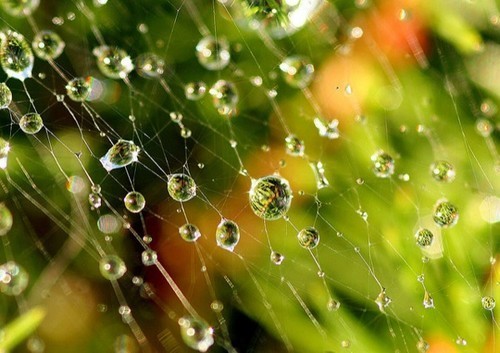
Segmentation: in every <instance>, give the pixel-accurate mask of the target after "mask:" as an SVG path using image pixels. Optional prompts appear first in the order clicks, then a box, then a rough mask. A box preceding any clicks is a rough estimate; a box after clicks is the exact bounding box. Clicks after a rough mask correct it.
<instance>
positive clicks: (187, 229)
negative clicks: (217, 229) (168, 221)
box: [179, 223, 201, 242]
mask: <svg viewBox="0 0 500 353" xmlns="http://www.w3.org/2000/svg"><path fill="white" fill-rule="evenodd" d="M179 235H180V236H181V238H182V239H184V240H185V241H187V242H194V241H196V240H198V238H199V237H201V232H200V230H199V229H198V227H197V226H195V225H194V224H191V223H186V224H184V225H182V226H180V227H179Z"/></svg>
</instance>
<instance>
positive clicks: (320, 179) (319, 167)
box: [309, 161, 330, 189]
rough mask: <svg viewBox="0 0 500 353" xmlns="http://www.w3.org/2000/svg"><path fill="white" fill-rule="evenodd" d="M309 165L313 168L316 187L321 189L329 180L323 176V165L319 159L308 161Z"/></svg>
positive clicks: (328, 183)
mask: <svg viewBox="0 0 500 353" xmlns="http://www.w3.org/2000/svg"><path fill="white" fill-rule="evenodd" d="M309 165H310V166H311V168H312V170H313V173H314V178H315V179H316V187H317V188H318V189H323V188H326V187H327V186H328V185H330V182H329V181H328V179H327V178H326V176H325V167H324V166H323V163H322V162H321V161H317V162H310V163H309Z"/></svg>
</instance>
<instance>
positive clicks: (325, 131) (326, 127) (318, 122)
mask: <svg viewBox="0 0 500 353" xmlns="http://www.w3.org/2000/svg"><path fill="white" fill-rule="evenodd" d="M338 125H339V121H338V120H337V119H333V120H331V121H327V120H326V119H324V118H322V117H316V118H314V126H316V128H317V129H318V133H319V135H320V136H322V137H326V138H328V139H330V140H334V139H338V138H339V136H340V133H339V129H338Z"/></svg>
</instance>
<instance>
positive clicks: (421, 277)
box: [417, 273, 425, 283]
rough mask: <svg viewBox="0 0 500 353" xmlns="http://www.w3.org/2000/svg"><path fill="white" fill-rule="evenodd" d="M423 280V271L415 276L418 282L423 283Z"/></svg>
mask: <svg viewBox="0 0 500 353" xmlns="http://www.w3.org/2000/svg"><path fill="white" fill-rule="evenodd" d="M424 280H425V276H424V274H423V273H422V274H420V275H418V276H417V281H419V282H420V283H424Z"/></svg>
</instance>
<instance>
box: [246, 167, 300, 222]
mask: <svg viewBox="0 0 500 353" xmlns="http://www.w3.org/2000/svg"><path fill="white" fill-rule="evenodd" d="M292 197H293V195H292V189H290V184H289V183H288V181H287V180H286V179H284V178H281V177H278V176H275V175H269V176H265V177H262V178H260V179H257V180H252V186H251V188H250V192H249V199H250V207H251V208H252V211H253V212H254V213H255V214H256V215H257V216H258V217H260V218H263V219H265V220H276V219H279V218H281V217H283V215H284V214H285V213H287V212H288V210H289V209H290V205H291V203H292Z"/></svg>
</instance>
